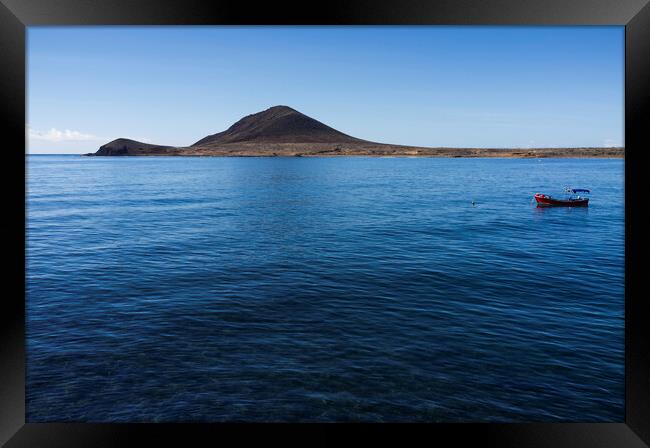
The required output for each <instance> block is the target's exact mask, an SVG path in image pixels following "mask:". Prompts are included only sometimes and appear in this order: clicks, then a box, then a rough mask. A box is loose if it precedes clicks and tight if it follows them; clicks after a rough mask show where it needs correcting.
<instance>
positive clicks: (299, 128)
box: [192, 106, 363, 147]
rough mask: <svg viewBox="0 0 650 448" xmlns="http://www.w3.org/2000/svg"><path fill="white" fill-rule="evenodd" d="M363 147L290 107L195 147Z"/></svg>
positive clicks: (242, 122)
mask: <svg viewBox="0 0 650 448" xmlns="http://www.w3.org/2000/svg"><path fill="white" fill-rule="evenodd" d="M244 142H246V143H253V142H255V143H359V142H363V140H360V139H358V138H354V137H350V136H349V135H346V134H344V133H342V132H339V131H337V130H336V129H333V128H331V127H329V126H327V125H325V124H323V123H321V122H320V121H317V120H314V119H313V118H311V117H308V116H307V115H305V114H303V113H300V112H298V111H297V110H295V109H292V108H290V107H288V106H274V107H271V108H270V109H266V110H265V111H262V112H258V113H256V114H252V115H247V116H246V117H244V118H242V119H241V120H239V121H238V122H237V123H235V124H233V125H232V126H230V127H229V128H228V129H227V130H225V131H223V132H219V133H217V134H213V135H208V136H207V137H205V138H202V139H201V140H199V141H198V142H196V143H194V144H193V145H192V146H194V147H215V146H220V145H224V144H229V143H244Z"/></svg>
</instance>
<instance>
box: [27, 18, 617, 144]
mask: <svg viewBox="0 0 650 448" xmlns="http://www.w3.org/2000/svg"><path fill="white" fill-rule="evenodd" d="M27 51H28V54H27V56H28V60H27V65H28V98H27V101H28V117H27V126H28V129H27V133H28V150H29V152H31V153H82V152H91V151H95V150H96V149H97V148H98V147H99V146H100V145H102V144H104V143H106V142H108V141H110V140H112V139H115V138H118V137H126V138H132V139H136V140H142V141H147V142H152V143H159V144H167V145H179V146H186V145H190V144H192V143H194V142H195V141H197V140H199V139H200V138H202V137H204V136H206V135H208V134H213V133H215V132H219V131H222V130H224V129H226V128H227V127H229V126H230V125H231V124H232V123H234V122H235V121H237V120H238V119H239V118H241V117H243V116H245V115H248V114H251V113H255V112H259V111H261V110H264V109H266V108H268V107H270V106H274V105H278V104H284V105H288V106H291V107H293V108H295V109H297V110H299V111H301V112H303V113H305V114H307V115H309V116H311V117H313V118H316V119H317V120H320V121H322V122H324V123H325V124H328V125H330V126H332V127H334V128H336V129H338V130H340V131H342V132H345V133H347V134H350V135H353V136H355V137H360V138H363V139H368V140H373V141H378V142H385V143H395V144H405V145H418V146H451V147H562V146H620V145H623V144H624V141H623V129H624V90H623V89H624V28H623V27H613V26H607V27H451V26H450V27H439V26H427V27H421V26H420V27H30V28H29V29H28V40H27Z"/></svg>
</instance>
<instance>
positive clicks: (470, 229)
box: [27, 156, 624, 422]
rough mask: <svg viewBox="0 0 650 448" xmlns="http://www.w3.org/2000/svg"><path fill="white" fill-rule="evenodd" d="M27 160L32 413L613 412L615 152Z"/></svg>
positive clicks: (347, 415) (207, 417)
mask: <svg viewBox="0 0 650 448" xmlns="http://www.w3.org/2000/svg"><path fill="white" fill-rule="evenodd" d="M27 164H28V173H27V177H28V198H27V200H28V202H27V207H28V209H27V212H28V221H27V223H28V227H27V237H28V244H27V256H28V263H27V285H28V291H27V316H28V318H27V332H28V334H27V343H28V346H27V361H28V372H27V419H28V421H30V422H44V421H222V420H236V421H240V420H245V421H622V420H623V417H624V406H623V405H624V381H623V378H624V377H623V375H624V367H623V364H624V362H623V354H624V320H623V312H624V301H623V291H624V281H623V277H624V266H623V262H624V250H623V238H624V215H623V211H624V191H623V180H624V174H623V165H624V162H623V161H622V160H559V159H558V160H550V159H546V160H535V159H532V160H530V159H529V160H526V159H524V160H522V159H400V158H395V159H388V158H386V159H377V158H84V157H78V156H29V157H28V159H27ZM565 185H571V186H574V187H584V188H591V189H592V202H591V204H590V206H589V208H583V209H570V208H555V209H537V208H535V207H533V206H532V205H531V204H530V200H531V198H532V195H533V194H534V193H535V192H546V193H551V194H553V193H557V192H560V191H561V189H562V188H563V187H564V186H565ZM472 201H475V202H476V206H472Z"/></svg>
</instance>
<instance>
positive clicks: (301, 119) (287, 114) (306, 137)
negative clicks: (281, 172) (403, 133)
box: [85, 106, 625, 158]
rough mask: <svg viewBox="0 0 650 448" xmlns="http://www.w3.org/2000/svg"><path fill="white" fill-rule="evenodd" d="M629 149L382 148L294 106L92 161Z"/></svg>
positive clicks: (130, 146) (119, 147) (610, 153)
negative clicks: (180, 142)
mask: <svg viewBox="0 0 650 448" xmlns="http://www.w3.org/2000/svg"><path fill="white" fill-rule="evenodd" d="M624 153H625V150H624V148H533V149H523V148H522V149H513V148H440V147H437V148H436V147H417V146H403V145H393V144H386V143H376V142H371V141H368V140H362V139H359V138H356V137H352V136H349V135H347V134H344V133H342V132H340V131H337V130H336V129H333V128H331V127H329V126H327V125H325V124H323V123H321V122H320V121H317V120H315V119H313V118H311V117H308V116H307V115H305V114H302V113H300V112H298V111H297V110H295V109H292V108H291V107H288V106H274V107H271V108H269V109H267V110H265V111H262V112H258V113H256V114H252V115H248V116H246V117H244V118H242V119H241V120H239V121H238V122H236V123H235V124H233V125H232V126H230V127H229V128H228V129H227V130H225V131H223V132H219V133H216V134H212V135H208V136H207V137H204V138H202V139H201V140H199V141H197V142H196V143H194V144H192V145H190V146H187V147H175V146H164V145H152V144H148V143H142V142H138V141H135V140H130V139H126V138H118V139H116V140H113V141H112V142H109V143H107V144H105V145H103V146H101V147H100V148H99V150H98V151H97V152H95V153H90V154H85V155H87V156H219V157H309V156H320V157H325V156H377V157H397V156H407V157H531V158H539V157H603V158H612V157H623V156H624Z"/></svg>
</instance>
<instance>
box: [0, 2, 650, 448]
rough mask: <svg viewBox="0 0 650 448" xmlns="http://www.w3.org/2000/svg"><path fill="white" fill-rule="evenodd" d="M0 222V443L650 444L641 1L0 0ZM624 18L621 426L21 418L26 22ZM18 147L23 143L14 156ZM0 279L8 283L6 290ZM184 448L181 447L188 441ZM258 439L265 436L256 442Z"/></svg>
mask: <svg viewBox="0 0 650 448" xmlns="http://www.w3.org/2000/svg"><path fill="white" fill-rule="evenodd" d="M0 2H1V4H0V104H1V105H2V108H1V110H2V120H0V123H1V125H2V127H3V129H4V132H3V135H4V136H5V145H3V148H2V149H3V158H2V160H3V162H4V163H3V171H4V172H3V176H2V177H3V182H4V183H5V185H4V188H3V193H4V195H3V200H4V206H5V207H4V208H5V210H8V212H7V213H5V215H4V217H3V219H2V220H0V221H1V225H2V232H3V236H4V238H3V246H4V247H5V258H6V260H7V263H6V268H5V269H4V270H3V271H4V272H3V274H4V276H5V281H4V282H3V284H4V285H5V294H3V295H4V298H3V300H2V302H0V303H1V305H0V306H1V310H2V311H1V312H0V331H1V344H0V443H5V442H6V446H7V447H17V446H38V447H46V446H65V447H75V446H118V445H120V446H125V445H130V444H140V445H141V444H144V443H145V442H149V441H150V440H151V439H153V438H155V439H157V440H166V441H168V442H169V441H176V442H178V443H179V444H180V443H183V444H185V445H199V444H200V443H199V440H204V441H207V443H206V444H210V445H213V444H214V443H215V442H218V441H221V440H223V437H224V435H234V434H236V435H237V436H238V437H239V443H241V442H242V441H245V440H248V439H250V438H251V437H255V438H259V437H260V436H261V437H276V436H277V437H279V436H280V435H283V440H285V441H298V442H306V441H309V443H310V444H312V443H322V442H325V441H328V440H332V439H339V438H342V437H344V436H345V437H347V436H348V435H350V433H354V434H355V435H357V436H364V437H374V438H376V439H381V440H383V441H387V440H388V441H390V440H392V441H399V440H401V439H402V438H403V437H404V436H406V435H408V436H409V437H410V436H411V435H415V436H421V437H425V439H424V440H426V441H427V442H429V443H436V442H439V441H440V440H442V439H444V440H448V441H449V440H453V443H454V445H455V446H456V445H457V446H460V445H462V444H463V442H467V441H471V442H474V443H479V444H481V445H489V446H492V445H494V446H501V447H518V448H524V447H563V446H567V447H568V446H570V447H572V448H579V447H643V446H648V444H650V370H649V366H650V362H649V361H650V343H649V341H650V335H649V332H648V327H649V326H650V325H648V324H647V323H648V322H650V313H649V306H648V304H647V297H646V296H645V295H644V294H643V290H644V288H643V285H642V264H641V263H640V262H637V260H640V255H641V253H642V252H641V251H642V249H641V247H643V246H644V242H645V236H644V227H645V226H644V223H645V222H642V217H643V216H644V215H647V213H646V212H645V210H644V208H643V207H635V205H637V204H639V201H640V200H641V193H640V191H639V188H640V187H641V179H642V176H643V172H642V170H643V169H644V165H643V164H642V160H643V159H642V156H643V151H650V149H649V148H645V147H644V146H645V145H644V143H646V142H647V140H648V139H647V138H646V135H647V134H646V132H647V131H646V128H647V124H646V123H647V121H648V116H649V113H648V112H649V110H648V95H649V89H648V80H650V59H649V56H650V5H649V4H648V0H573V1H566V0H545V1H543V0H457V1H454V0H442V1H412V0H401V1H399V2H397V1H387V0H382V1H377V0H375V1H370V0H355V1H346V2H343V1H327V2H322V1H320V2H316V3H307V2H305V3H303V4H291V3H289V2H287V3H286V4H283V3H280V2H277V1H276V2H266V3H261V2H260V3H259V4H251V3H249V2H243V1H239V2H237V1H232V0H227V1H222V0H219V1H213V2H208V1H200V0H184V1H182V2H181V1H175V0H140V1H129V0H0ZM173 24H178V25H190V24H194V25H197V24H199V25H200V24H215V25H216V24H218V25H222V24H229V25H242V24H249V25H257V24H283V25H297V24H323V25H326V24H341V25H347V24H349V25H377V24H403V25H425V24H430V25H442V24H444V25H624V26H625V48H626V60H625V73H626V74H625V147H626V154H625V201H626V204H625V205H626V206H625V256H626V260H625V282H626V284H625V343H626V347H625V352H626V354H625V356H626V361H625V372H626V373H625V375H626V376H625V379H626V392H625V394H626V395H625V403H626V404H625V421H624V422H620V423H594V424H587V423H544V424H541V423H524V424H473V423H467V424H423V425H372V424H370V425H368V424H364V425H314V424H308V425H269V424H262V425H256V426H255V428H254V430H251V429H252V428H250V425H247V424H244V425H237V424H85V423H79V424H72V423H71V424H59V423H52V424H43V423H40V424H31V423H25V206H26V203H25V152H24V150H25V122H26V115H25V110H26V106H25V104H26V103H25V93H26V78H25V74H26V67H25V63H26V57H25V49H26V48H25V43H26V41H25V36H26V32H25V30H26V27H27V26H33V25H173ZM20 148H22V149H23V151H22V152H21V150H20ZM7 286H8V287H7ZM190 438H191V439H193V440H194V443H193V444H189V443H187V439H190ZM267 440H268V439H267Z"/></svg>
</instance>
